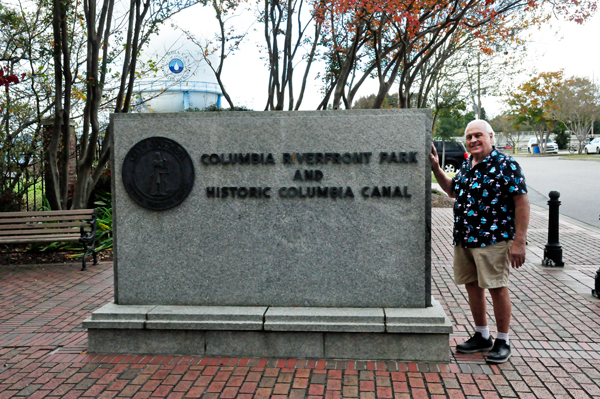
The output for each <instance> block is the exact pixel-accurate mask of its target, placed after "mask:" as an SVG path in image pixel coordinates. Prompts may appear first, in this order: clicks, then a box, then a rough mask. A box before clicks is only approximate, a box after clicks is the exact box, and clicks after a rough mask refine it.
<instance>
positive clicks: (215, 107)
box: [185, 104, 252, 112]
mask: <svg viewBox="0 0 600 399" xmlns="http://www.w3.org/2000/svg"><path fill="white" fill-rule="evenodd" d="M221 111H252V110H251V109H250V108H247V107H245V106H239V107H233V110H232V109H231V108H221V107H219V106H218V105H217V104H211V105H209V106H208V107H205V108H198V107H194V108H188V109H186V110H185V112H221Z"/></svg>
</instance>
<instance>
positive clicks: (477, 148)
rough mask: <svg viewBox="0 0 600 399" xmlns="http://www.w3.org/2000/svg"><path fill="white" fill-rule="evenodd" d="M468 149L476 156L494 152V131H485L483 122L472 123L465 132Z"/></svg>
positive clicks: (484, 155)
mask: <svg viewBox="0 0 600 399" xmlns="http://www.w3.org/2000/svg"><path fill="white" fill-rule="evenodd" d="M465 138H466V139H467V141H466V142H467V149H468V150H469V152H470V153H471V155H473V156H475V157H486V156H487V155H488V154H489V153H490V152H492V149H493V147H492V133H487V132H486V131H485V125H484V124H483V123H479V122H475V123H471V124H470V125H469V126H468V127H467V131H466V132H465Z"/></svg>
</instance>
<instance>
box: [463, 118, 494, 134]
mask: <svg viewBox="0 0 600 399" xmlns="http://www.w3.org/2000/svg"><path fill="white" fill-rule="evenodd" d="M469 127H476V128H477V130H480V131H483V132H485V133H491V134H492V135H493V134H494V129H492V126H491V125H490V124H489V123H487V122H486V121H484V120H483V119H475V120H472V121H471V122H469V123H468V124H467V127H466V128H465V135H466V134H467V130H469Z"/></svg>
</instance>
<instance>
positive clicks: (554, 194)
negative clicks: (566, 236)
mask: <svg viewBox="0 0 600 399" xmlns="http://www.w3.org/2000/svg"><path fill="white" fill-rule="evenodd" d="M548 196H549V197H550V199H549V200H548V206H549V210H550V214H549V216H548V243H547V244H546V247H545V248H544V260H542V265H544V266H564V265H565V264H564V263H563V261H562V247H561V245H560V243H559V241H558V215H559V213H558V207H559V206H560V201H559V200H558V198H559V197H560V193H559V192H558V191H550V193H549V194H548Z"/></svg>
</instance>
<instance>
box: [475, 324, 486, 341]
mask: <svg viewBox="0 0 600 399" xmlns="http://www.w3.org/2000/svg"><path fill="white" fill-rule="evenodd" d="M475 332H478V333H481V336H482V337H483V339H488V338H489V337H490V328H489V327H488V326H483V327H480V326H475Z"/></svg>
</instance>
